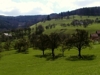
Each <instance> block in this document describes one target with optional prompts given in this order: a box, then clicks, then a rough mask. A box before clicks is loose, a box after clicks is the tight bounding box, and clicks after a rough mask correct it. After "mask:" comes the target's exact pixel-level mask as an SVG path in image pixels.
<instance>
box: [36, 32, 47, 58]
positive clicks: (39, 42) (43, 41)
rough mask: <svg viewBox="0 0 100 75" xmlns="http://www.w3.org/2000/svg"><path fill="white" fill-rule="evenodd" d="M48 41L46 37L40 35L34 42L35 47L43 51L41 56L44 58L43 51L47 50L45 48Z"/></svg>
mask: <svg viewBox="0 0 100 75" xmlns="http://www.w3.org/2000/svg"><path fill="white" fill-rule="evenodd" d="M48 40H49V37H48V35H46V34H41V35H40V36H38V38H37V41H36V47H37V48H39V49H40V50H42V51H43V56H44V51H45V50H46V49H47V48H48V46H47V45H48V43H49V41H48Z"/></svg>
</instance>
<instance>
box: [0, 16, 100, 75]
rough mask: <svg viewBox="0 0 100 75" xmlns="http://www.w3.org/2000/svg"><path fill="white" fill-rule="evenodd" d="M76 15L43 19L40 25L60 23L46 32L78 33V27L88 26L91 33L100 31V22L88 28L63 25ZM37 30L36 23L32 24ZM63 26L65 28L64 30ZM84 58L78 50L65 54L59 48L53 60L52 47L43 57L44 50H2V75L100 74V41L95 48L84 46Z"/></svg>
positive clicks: (93, 46) (0, 61) (0, 67)
mask: <svg viewBox="0 0 100 75" xmlns="http://www.w3.org/2000/svg"><path fill="white" fill-rule="evenodd" d="M72 17H73V16H70V19H66V17H65V18H63V19H52V20H50V21H45V22H39V23H37V25H42V26H43V27H44V28H45V26H47V25H49V24H56V26H55V28H52V29H45V31H44V32H43V33H44V34H50V33H52V32H58V33H67V34H71V33H74V32H75V30H76V29H84V30H87V31H88V32H89V33H95V32H96V31H97V30H100V23H93V24H92V25H89V26H88V27H86V28H84V27H83V26H78V27H74V26H66V27H62V26H61V24H63V23H65V24H68V23H71V21H72V20H73V18H72ZM96 18H100V17H98V16H90V17H87V16H82V18H80V16H77V15H75V18H74V19H78V20H80V19H93V20H95V19H96ZM31 28H34V30H33V31H32V33H33V32H34V31H35V28H36V24H35V25H32V26H31ZM62 29H63V30H62ZM81 53H82V56H83V58H78V57H77V55H78V50H77V49H74V48H73V49H71V50H67V49H66V50H65V52H64V56H62V52H61V49H60V47H59V48H57V49H56V50H55V55H56V57H55V59H54V60H52V55H51V50H46V51H45V56H42V51H41V50H37V49H33V48H29V49H28V53H27V54H24V53H17V52H16V50H10V51H3V52H0V75H99V74H100V44H99V43H95V44H93V45H92V47H91V48H85V49H82V52H81Z"/></svg>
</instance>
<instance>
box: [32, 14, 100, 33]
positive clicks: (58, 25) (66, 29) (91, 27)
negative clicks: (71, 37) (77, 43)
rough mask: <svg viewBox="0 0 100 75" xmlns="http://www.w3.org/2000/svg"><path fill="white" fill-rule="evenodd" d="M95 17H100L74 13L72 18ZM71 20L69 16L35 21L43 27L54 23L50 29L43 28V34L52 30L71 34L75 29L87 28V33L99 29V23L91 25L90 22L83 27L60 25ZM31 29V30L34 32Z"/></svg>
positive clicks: (93, 18)
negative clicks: (67, 17) (53, 26)
mask: <svg viewBox="0 0 100 75" xmlns="http://www.w3.org/2000/svg"><path fill="white" fill-rule="evenodd" d="M96 18H99V19H100V16H90V17H88V16H83V17H82V18H80V16H77V15H75V18H74V19H77V20H84V19H92V20H95V19H96ZM72 21H73V18H72V16H70V19H66V18H63V19H52V20H50V21H45V22H39V23H37V26H38V25H42V26H43V27H44V28H45V26H48V25H50V24H56V26H55V28H52V29H45V31H44V32H43V33H44V34H50V33H52V32H58V33H60V32H61V33H67V34H71V33H74V32H75V30H76V29H84V30H87V31H88V32H89V33H95V32H96V31H97V30H100V23H93V24H92V25H91V24H90V25H89V26H88V27H87V28H84V27H83V26H72V25H70V26H66V27H62V26H61V24H68V23H69V24H70V23H71V22H72ZM31 28H34V31H35V28H36V25H32V26H31ZM34 31H32V32H34Z"/></svg>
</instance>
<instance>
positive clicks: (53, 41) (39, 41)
mask: <svg viewBox="0 0 100 75" xmlns="http://www.w3.org/2000/svg"><path fill="white" fill-rule="evenodd" d="M30 42H31V45H32V47H35V48H38V49H40V50H42V51H43V55H44V51H45V50H46V49H48V48H49V49H51V51H52V57H53V58H55V52H54V51H55V49H56V48H58V47H59V46H61V47H62V52H63V54H64V51H65V50H67V49H72V48H75V47H76V48H77V50H78V51H79V54H78V56H79V57H81V50H82V49H83V48H86V47H90V38H89V37H88V32H87V31H85V30H78V29H77V30H76V33H74V34H72V35H69V36H68V35H66V34H58V33H51V34H50V35H46V34H41V35H35V34H32V36H31V39H30Z"/></svg>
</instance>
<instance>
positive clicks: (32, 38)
mask: <svg viewBox="0 0 100 75" xmlns="http://www.w3.org/2000/svg"><path fill="white" fill-rule="evenodd" d="M37 38H38V36H37V35H36V34H34V33H33V34H31V35H30V39H29V41H30V46H31V47H34V48H35V47H36V41H37Z"/></svg>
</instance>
